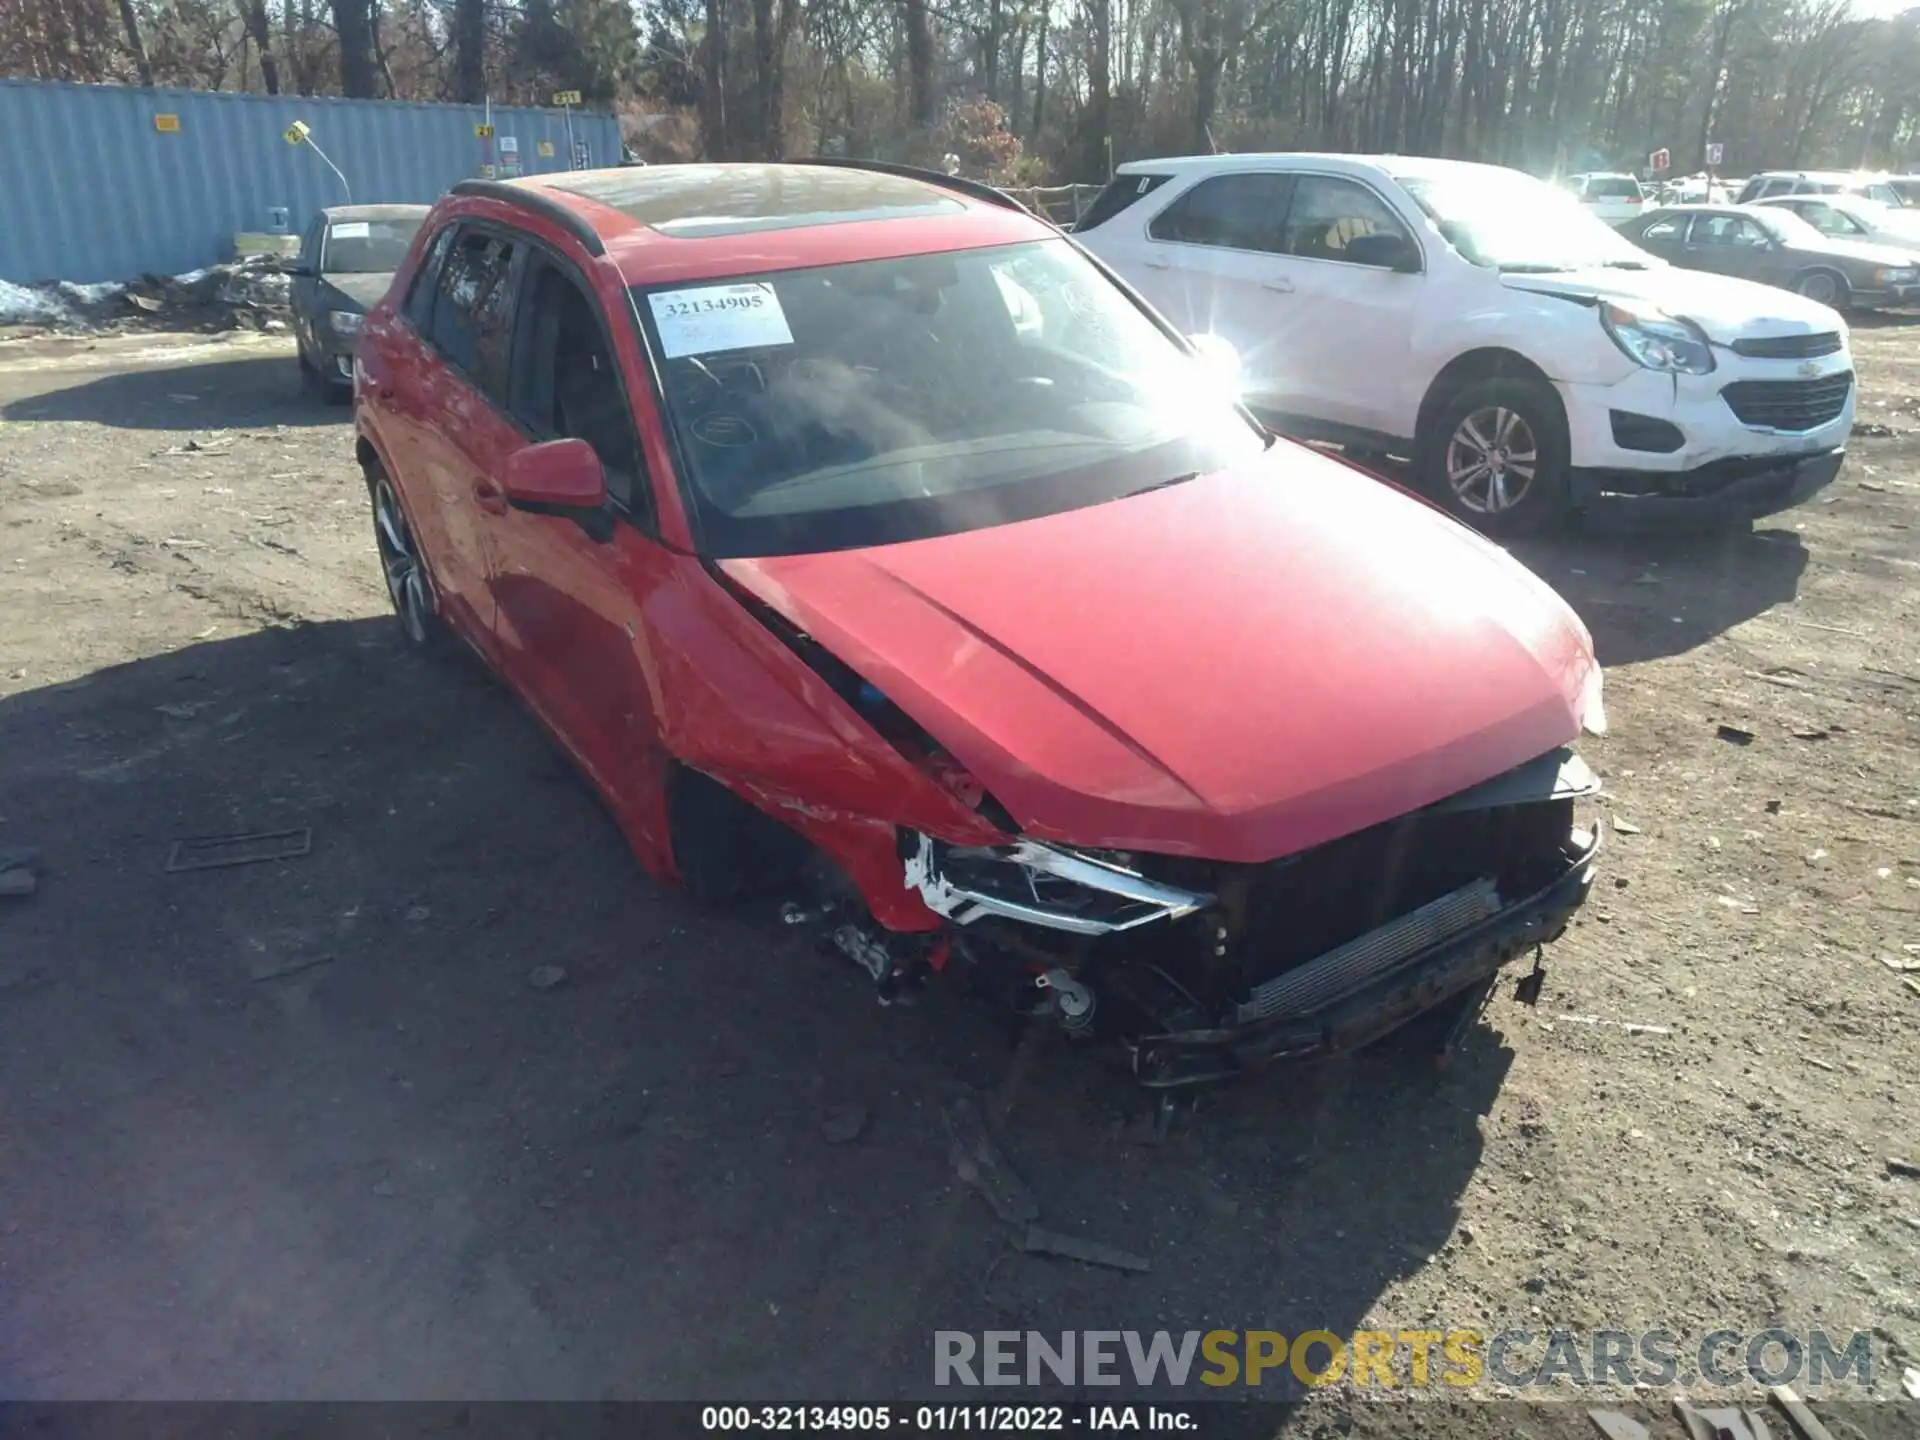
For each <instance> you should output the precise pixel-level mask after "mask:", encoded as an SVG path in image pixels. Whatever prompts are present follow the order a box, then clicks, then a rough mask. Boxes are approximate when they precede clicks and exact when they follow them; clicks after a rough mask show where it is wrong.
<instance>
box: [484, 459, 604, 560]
mask: <svg viewBox="0 0 1920 1440" xmlns="http://www.w3.org/2000/svg"><path fill="white" fill-rule="evenodd" d="M505 488H506V492H507V503H508V504H509V505H511V506H512V507H513V508H514V509H516V510H526V511H530V512H531V513H533V514H535V515H560V516H564V517H566V518H567V519H569V520H573V521H576V522H577V523H578V524H579V525H580V527H581V528H582V529H583V530H585V531H586V532H587V533H588V534H589V535H591V536H593V538H594V539H596V540H602V541H604V540H607V539H610V538H612V535H613V526H612V524H611V523H610V521H609V519H608V516H607V508H606V507H607V472H606V470H605V468H604V467H603V466H602V465H601V464H600V457H599V456H598V455H596V454H595V453H594V450H593V447H592V446H591V445H589V444H587V442H586V441H584V440H549V441H547V442H545V443H544V444H540V445H527V446H524V447H522V448H521V449H519V450H516V451H514V452H513V454H512V455H510V456H508V457H507V474H506V487H505Z"/></svg>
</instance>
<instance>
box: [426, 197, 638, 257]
mask: <svg viewBox="0 0 1920 1440" xmlns="http://www.w3.org/2000/svg"><path fill="white" fill-rule="evenodd" d="M452 193H453V194H455V195H471V196H473V197H474V198H475V199H478V200H498V201H500V202H501V203H502V204H504V205H516V206H518V207H519V208H520V209H522V210H531V211H532V212H533V213H534V214H536V215H538V216H539V217H540V218H541V219H542V220H548V221H551V222H552V223H553V224H555V225H558V226H559V227H560V228H561V229H562V230H564V231H566V232H567V233H568V234H569V235H571V236H573V238H574V239H576V240H578V241H579V242H580V244H581V245H582V246H583V247H585V249H586V252H587V254H589V255H591V256H593V257H594V258H595V259H598V258H599V257H600V256H602V255H604V254H606V253H607V242H606V241H604V240H602V239H601V238H600V233H599V232H598V231H597V230H595V229H594V228H593V226H591V225H589V224H588V223H587V222H586V221H585V220H584V219H582V218H581V217H580V215H579V214H577V213H576V212H574V211H572V210H569V209H568V208H567V207H566V206H564V205H562V204H561V203H560V202H559V201H558V200H555V199H554V198H553V197H552V196H550V195H548V194H547V193H546V192H545V191H544V190H542V189H541V188H540V187H538V186H534V185H508V184H506V183H504V182H503V181H499V180H462V181H460V182H459V183H458V184H456V185H455V186H454V187H453V192H452Z"/></svg>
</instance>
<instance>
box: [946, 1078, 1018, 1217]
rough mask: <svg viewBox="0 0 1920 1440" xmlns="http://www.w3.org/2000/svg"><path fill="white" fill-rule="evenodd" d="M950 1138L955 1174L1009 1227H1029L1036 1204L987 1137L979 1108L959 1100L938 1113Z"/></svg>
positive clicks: (988, 1136) (969, 1102) (970, 1102)
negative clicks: (978, 1193)
mask: <svg viewBox="0 0 1920 1440" xmlns="http://www.w3.org/2000/svg"><path fill="white" fill-rule="evenodd" d="M941 1114H942V1118H943V1119H944V1120H945V1121H946V1123H947V1133H948V1134H949V1135H950V1136H951V1137H952V1138H953V1144H952V1147H951V1148H950V1149H949V1150H948V1152H947V1153H948V1156H949V1158H950V1159H951V1160H952V1162H953V1168H954V1170H955V1172H956V1173H957V1174H958V1175H959V1176H960V1178H961V1179H962V1180H964V1181H965V1182H966V1183H967V1184H969V1185H971V1186H972V1187H973V1188H974V1189H976V1190H978V1191H979V1192H980V1195H981V1198H982V1199H984V1200H985V1201H986V1202H987V1204H989V1205H991V1206H992V1207H993V1213H994V1214H996V1215H998V1216H999V1217H1000V1218H1001V1219H1002V1220H1005V1221H1006V1222H1007V1223H1008V1224H1011V1225H1031V1224H1032V1223H1033V1222H1034V1221H1036V1220H1038V1219H1039V1218H1040V1202H1039V1201H1037V1200H1035V1199H1034V1198H1033V1192H1032V1191H1031V1190H1029V1189H1028V1188H1027V1186H1026V1182H1025V1181H1023V1180H1022V1179H1021V1178H1020V1177H1019V1176H1018V1175H1016V1174H1014V1172H1013V1169H1012V1167H1011V1166H1009V1165H1008V1164H1007V1161H1006V1157H1005V1156H1003V1155H1002V1154H1001V1153H1000V1147H999V1146H997V1145H995V1144H994V1143H993V1137H992V1136H990V1135H988V1134H987V1125H986V1121H985V1119H984V1118H983V1117H982V1116H981V1114H980V1107H979V1106H977V1105H975V1104H974V1103H973V1101H972V1100H970V1099H968V1098H967V1097H966V1096H964V1095H963V1096H961V1097H960V1098H959V1099H957V1100H955V1101H954V1102H953V1103H952V1104H950V1105H948V1106H947V1108H946V1109H945V1110H944V1111H942V1112H941Z"/></svg>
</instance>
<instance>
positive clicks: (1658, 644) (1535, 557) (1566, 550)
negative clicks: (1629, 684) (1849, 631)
mask: <svg viewBox="0 0 1920 1440" xmlns="http://www.w3.org/2000/svg"><path fill="white" fill-rule="evenodd" d="M1507 548H1508V550H1509V552H1510V553H1511V554H1512V555H1513V556H1514V558H1515V559H1517V560H1519V561H1520V562H1521V563H1522V564H1524V565H1526V566H1527V567H1528V568H1529V569H1530V570H1532V571H1533V572H1534V574H1536V575H1538V576H1539V577H1540V578H1541V579H1542V580H1545V581H1546V582H1547V583H1548V584H1549V585H1551V586H1552V587H1553V588H1554V589H1555V590H1557V591H1558V592H1559V593H1560V595H1561V597H1562V598H1563V599H1565V600H1566V602H1567V603H1568V604H1569V605H1571V606H1573V608H1574V609H1575V610H1576V611H1578V612H1579V615H1580V618H1581V619H1582V620H1584V621H1585V622H1586V624H1587V628H1588V629H1589V630H1590V631H1592V632H1593V644H1594V650H1595V652H1596V653H1597V654H1598V655H1599V657H1600V663H1601V664H1602V665H1609V666H1611V665H1631V664H1636V663H1638V662H1640V661H1642V660H1657V659H1660V658H1662V657H1663V656H1668V655H1680V654H1684V653H1685V652H1687V651H1689V650H1692V649H1694V648H1696V647H1698V646H1700V645H1704V644H1706V643H1707V642H1708V641H1709V640H1712V639H1713V638H1714V637H1715V636H1717V635H1720V634H1723V633H1724V632H1726V631H1727V630H1730V629H1732V628H1733V627H1734V626H1736V625H1740V624H1742V623H1744V622H1745V621H1748V620H1751V619H1753V618H1754V617H1755V616H1756V615H1761V614H1764V613H1765V612H1766V611H1768V610H1770V609H1772V608H1773V607H1774V606H1776V605H1784V604H1786V603H1788V602H1789V601H1791V600H1793V599H1794V598H1795V596H1796V595H1797V594H1798V593H1799V588H1800V577H1801V575H1802V573H1803V572H1804V571H1805V570H1806V568H1807V548H1806V546H1805V544H1803V543H1802V541H1801V539H1800V537H1799V535H1797V534H1796V533H1794V532H1793V531H1792V530H1784V529H1758V530H1749V529H1747V528H1745V527H1741V528H1737V529H1728V530H1721V531H1710V532H1705V533H1700V534H1687V535H1671V536H1637V537H1626V536H1606V535H1581V534H1573V535H1563V536H1554V537H1551V538H1541V539H1531V540H1522V541H1514V542H1512V543H1510V544H1509V545H1508V547H1507Z"/></svg>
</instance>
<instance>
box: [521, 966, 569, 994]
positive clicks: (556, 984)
mask: <svg viewBox="0 0 1920 1440" xmlns="http://www.w3.org/2000/svg"><path fill="white" fill-rule="evenodd" d="M566 983H567V972H566V968H565V967H564V966H560V965H536V966H534V967H533V969H531V970H529V971H528V972H527V984H529V985H531V986H532V987H533V988H534V989H536V990H541V991H546V990H557V989H559V988H560V987H561V986H562V985H564V984H566Z"/></svg>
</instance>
